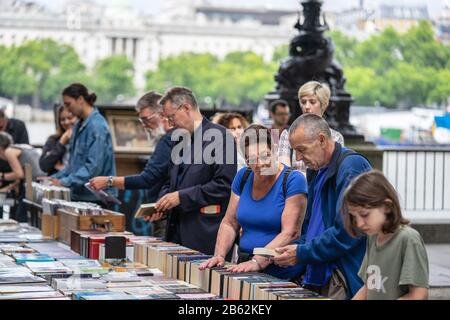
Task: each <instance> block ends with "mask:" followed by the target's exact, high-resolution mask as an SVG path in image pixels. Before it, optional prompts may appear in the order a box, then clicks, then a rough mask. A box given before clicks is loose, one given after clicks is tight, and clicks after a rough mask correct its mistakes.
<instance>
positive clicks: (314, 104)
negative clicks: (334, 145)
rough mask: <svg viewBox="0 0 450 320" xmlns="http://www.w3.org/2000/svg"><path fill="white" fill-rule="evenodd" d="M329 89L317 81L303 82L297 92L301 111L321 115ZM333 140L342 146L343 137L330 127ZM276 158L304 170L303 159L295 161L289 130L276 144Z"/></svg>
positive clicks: (328, 101) (329, 94) (326, 106)
mask: <svg viewBox="0 0 450 320" xmlns="http://www.w3.org/2000/svg"><path fill="white" fill-rule="evenodd" d="M330 97H331V91H330V88H329V87H328V85H326V84H324V83H320V82H317V81H310V82H307V83H306V84H304V85H303V86H302V87H301V88H300V90H299V92H298V99H299V101H300V108H301V109H302V113H303V114H305V113H313V114H316V115H318V116H320V117H323V115H324V114H325V111H327V108H328V105H329V103H330ZM330 130H331V135H332V137H333V140H334V141H336V142H338V143H339V144H341V145H342V146H344V137H343V136H342V134H341V133H340V132H338V131H336V130H333V129H330ZM278 159H279V161H280V162H282V163H284V164H286V165H288V166H291V167H292V168H294V169H297V170H299V171H302V172H306V166H305V165H304V163H303V161H297V160H296V156H295V152H293V150H292V149H291V145H290V143H289V130H285V131H284V132H283V134H282V135H281V137H280V144H279V146H278Z"/></svg>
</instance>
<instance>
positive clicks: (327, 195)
mask: <svg viewBox="0 0 450 320" xmlns="http://www.w3.org/2000/svg"><path fill="white" fill-rule="evenodd" d="M289 134H290V143H291V145H292V147H293V149H295V150H296V151H297V160H303V161H304V163H305V164H306V166H307V167H308V169H309V170H308V189H309V191H308V194H309V197H308V207H307V211H306V217H305V220H304V222H303V226H302V233H301V238H300V240H299V241H298V244H297V245H291V246H287V247H284V248H279V249H277V251H278V252H279V253H280V254H281V255H280V256H279V257H277V258H275V259H274V262H275V264H277V265H279V266H291V265H294V264H301V265H302V267H303V268H302V275H303V277H302V284H303V286H304V287H306V288H308V289H310V290H313V291H316V292H318V293H320V294H322V295H325V296H328V297H331V298H335V299H348V298H351V297H352V296H353V295H354V294H355V293H356V292H357V291H358V290H359V289H360V288H361V286H362V285H363V283H362V282H361V279H359V277H358V271H359V268H360V266H361V262H362V259H363V258H364V253H365V246H366V244H365V243H366V239H365V238H364V237H360V238H357V239H354V238H352V237H351V236H350V235H349V234H347V232H346V231H345V229H344V226H343V223H342V217H341V205H342V197H343V194H344V191H345V188H346V187H347V186H348V184H349V183H350V182H351V180H352V179H353V178H355V177H356V176H358V175H359V174H361V173H363V172H365V171H369V170H371V166H370V164H369V162H368V161H367V160H366V159H365V158H364V157H363V156H361V155H359V154H357V153H356V152H354V151H352V150H350V149H347V148H344V147H341V145H340V144H338V143H335V142H334V141H333V139H332V137H331V132H330V128H329V126H328V124H327V122H326V121H325V120H323V119H322V118H321V117H319V116H317V115H314V114H305V115H303V116H301V117H300V118H298V119H297V120H296V121H295V122H294V124H293V125H292V126H291V129H290V132H289Z"/></svg>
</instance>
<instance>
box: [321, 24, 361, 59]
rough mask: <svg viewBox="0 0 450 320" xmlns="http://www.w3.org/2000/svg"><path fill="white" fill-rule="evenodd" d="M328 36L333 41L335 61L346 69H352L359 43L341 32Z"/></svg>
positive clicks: (329, 33)
mask: <svg viewBox="0 0 450 320" xmlns="http://www.w3.org/2000/svg"><path fill="white" fill-rule="evenodd" d="M328 36H330V37H331V39H332V40H333V44H334V59H335V60H336V61H337V62H339V63H340V64H341V65H342V66H344V67H352V66H353V64H354V57H355V54H356V53H355V50H356V46H357V44H358V41H357V40H356V39H354V38H351V37H348V36H346V35H345V34H343V33H342V32H340V31H330V32H328Z"/></svg>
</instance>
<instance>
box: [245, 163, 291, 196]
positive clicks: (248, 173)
mask: <svg viewBox="0 0 450 320" xmlns="http://www.w3.org/2000/svg"><path fill="white" fill-rule="evenodd" d="M293 171H294V169H292V168H287V169H286V170H285V171H284V176H283V195H284V197H285V198H286V194H287V181H288V178H289V175H290V174H291V173H292V172H293ZM250 173H252V169H250V168H247V170H245V172H244V175H243V176H242V180H241V184H240V185H239V190H240V192H241V193H242V191H244V187H245V184H246V183H247V180H248V177H249V176H250Z"/></svg>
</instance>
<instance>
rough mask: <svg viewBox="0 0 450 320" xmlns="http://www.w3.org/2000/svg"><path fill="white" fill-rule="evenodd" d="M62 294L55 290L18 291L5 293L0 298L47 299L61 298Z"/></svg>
mask: <svg viewBox="0 0 450 320" xmlns="http://www.w3.org/2000/svg"><path fill="white" fill-rule="evenodd" d="M63 297H64V295H63V294H62V293H60V292H57V291H44V292H18V293H11V294H7V295H0V300H24V299H27V300H34V299H45V300H47V299H49V298H63Z"/></svg>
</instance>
